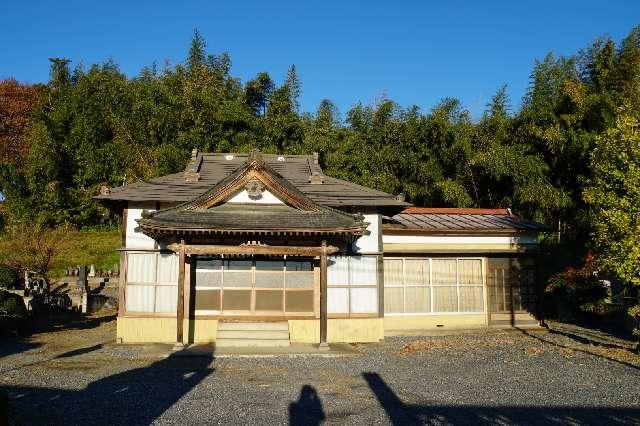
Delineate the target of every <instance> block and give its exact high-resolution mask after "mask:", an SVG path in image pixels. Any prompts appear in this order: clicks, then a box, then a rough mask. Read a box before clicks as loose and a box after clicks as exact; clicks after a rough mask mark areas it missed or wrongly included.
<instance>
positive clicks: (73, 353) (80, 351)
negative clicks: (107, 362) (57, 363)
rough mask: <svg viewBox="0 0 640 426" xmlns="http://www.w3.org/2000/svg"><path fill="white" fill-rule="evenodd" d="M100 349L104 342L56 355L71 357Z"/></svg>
mask: <svg viewBox="0 0 640 426" xmlns="http://www.w3.org/2000/svg"><path fill="white" fill-rule="evenodd" d="M98 349H102V343H98V344H97V345H93V346H88V347H86V348H80V349H74V350H72V351H68V352H65V353H63V354H60V355H58V356H56V358H70V357H72V356H78V355H83V354H88V353H89V352H93V351H97V350H98Z"/></svg>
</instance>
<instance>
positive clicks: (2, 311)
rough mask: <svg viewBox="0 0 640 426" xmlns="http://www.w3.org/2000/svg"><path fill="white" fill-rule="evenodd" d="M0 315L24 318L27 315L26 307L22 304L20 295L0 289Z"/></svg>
mask: <svg viewBox="0 0 640 426" xmlns="http://www.w3.org/2000/svg"><path fill="white" fill-rule="evenodd" d="M0 316H4V317H13V318H18V319H21V318H25V317H26V316H27V308H26V307H25V306H24V302H23V300H22V297H21V296H19V295H17V294H13V293H10V292H8V291H4V290H0Z"/></svg>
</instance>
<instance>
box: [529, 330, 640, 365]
mask: <svg viewBox="0 0 640 426" xmlns="http://www.w3.org/2000/svg"><path fill="white" fill-rule="evenodd" d="M518 331H520V333H522V334H524V335H525V336H528V337H531V338H532V339H536V340H539V341H540V342H543V343H547V344H549V345H553V346H556V347H559V348H563V349H571V350H573V351H576V352H581V353H583V354H588V355H593V356H595V357H598V358H602V359H606V360H609V361H611V362H615V363H618V364H621V365H624V366H626V367H630V368H633V369H635V370H640V367H638V366H637V365H635V364H631V363H630V362H626V361H622V360H619V359H615V358H612V357H608V356H605V355H602V354H598V353H594V352H589V351H586V350H584V349H580V348H576V347H572V346H567V345H562V344H560V343H558V342H554V341H551V340H548V339H545V338H544V337H542V336H540V335H537V334H536V333H531V332H529V331H527V330H524V329H521V328H519V329H518ZM549 333H551V334H559V335H561V336H564V337H567V338H569V339H571V340H574V341H575V342H577V343H581V344H586V345H593V346H600V347H604V348H608V349H623V350H629V348H626V347H622V346H620V345H615V344H608V343H602V342H596V341H593V340H590V339H586V338H584V337H582V336H577V335H575V334H572V333H567V332H564V331H558V330H549Z"/></svg>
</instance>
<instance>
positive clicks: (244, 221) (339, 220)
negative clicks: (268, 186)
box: [139, 204, 361, 232]
mask: <svg viewBox="0 0 640 426" xmlns="http://www.w3.org/2000/svg"><path fill="white" fill-rule="evenodd" d="M139 224H140V225H141V226H142V227H143V228H145V229H154V230H157V231H160V230H166V229H172V230H176V231H178V230H202V231H206V232H217V231H220V232H223V231H225V232H226V231H268V230H289V231H309V232H314V231H327V232H332V231H334V230H349V229H353V230H357V229H358V228H359V227H360V226H361V225H360V224H359V222H357V221H356V220H355V218H354V217H353V216H350V215H346V214H337V212H333V211H331V210H321V211H313V212H311V211H302V210H298V209H295V208H293V207H290V206H287V205H264V204H263V205H255V204H222V205H220V206H217V207H213V208H210V209H194V210H177V209H169V210H165V211H160V212H158V213H157V214H154V215H153V216H152V218H148V219H141V220H139Z"/></svg>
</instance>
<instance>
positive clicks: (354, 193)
mask: <svg viewBox="0 0 640 426" xmlns="http://www.w3.org/2000/svg"><path fill="white" fill-rule="evenodd" d="M231 155H232V156H233V158H232V159H230V160H227V156H228V154H200V155H199V157H198V161H200V158H201V163H200V167H199V170H198V172H199V174H200V179H199V180H198V181H197V182H187V181H186V180H185V176H184V173H183V172H180V173H174V174H171V175H166V176H162V177H159V178H156V179H151V180H149V181H140V182H136V183H133V184H130V185H127V186H123V187H117V188H111V192H110V193H109V194H105V195H99V196H97V197H95V198H96V199H98V200H114V201H118V200H122V201H159V202H186V201H191V200H193V199H195V198H196V197H198V196H199V195H201V194H203V193H204V192H206V191H207V190H209V189H210V188H211V187H212V186H214V185H216V184H217V183H218V182H220V181H221V180H222V179H224V178H225V177H226V176H228V175H229V174H231V173H232V172H233V171H234V170H236V169H237V168H238V167H240V166H241V165H242V164H243V163H245V161H246V160H247V158H248V157H249V154H231ZM261 155H262V157H263V159H264V161H265V163H266V164H268V165H269V166H270V167H271V168H272V169H273V170H275V171H276V172H277V173H278V174H280V175H281V176H282V177H283V178H285V179H286V180H287V181H289V182H290V183H291V184H293V185H294V186H295V187H296V188H298V189H299V190H300V191H301V192H302V193H304V194H305V195H306V196H307V197H309V198H310V199H311V200H313V201H314V202H316V203H318V204H322V205H325V206H331V207H348V206H371V207H385V206H389V207H403V206H407V205H409V204H408V203H405V202H403V201H398V200H396V198H395V197H394V196H393V195H391V194H387V193H385V192H382V191H377V190H375V189H371V188H366V187H363V186H360V185H357V184H355V183H352V182H347V181H344V180H341V179H336V178H332V177H329V176H323V178H324V183H321V184H312V183H309V177H310V176H311V174H312V173H314V172H315V173H322V169H321V168H320V166H319V165H318V164H315V162H314V159H313V156H310V155H283V156H278V155H274V154H261ZM279 157H281V158H284V161H278V158H279Z"/></svg>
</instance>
